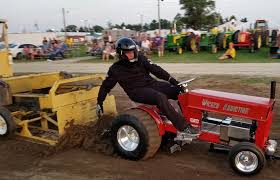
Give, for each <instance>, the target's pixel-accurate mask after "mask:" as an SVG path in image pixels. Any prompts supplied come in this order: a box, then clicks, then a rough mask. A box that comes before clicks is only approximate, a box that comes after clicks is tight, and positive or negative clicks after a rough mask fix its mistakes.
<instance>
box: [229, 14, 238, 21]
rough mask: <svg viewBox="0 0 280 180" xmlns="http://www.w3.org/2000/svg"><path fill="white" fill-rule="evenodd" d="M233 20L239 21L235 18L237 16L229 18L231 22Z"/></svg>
mask: <svg viewBox="0 0 280 180" xmlns="http://www.w3.org/2000/svg"><path fill="white" fill-rule="evenodd" d="M231 20H237V18H236V17H235V15H231V16H230V17H229V21H231Z"/></svg>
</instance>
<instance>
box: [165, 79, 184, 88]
mask: <svg viewBox="0 0 280 180" xmlns="http://www.w3.org/2000/svg"><path fill="white" fill-rule="evenodd" d="M168 81H169V82H170V84H172V85H173V86H175V87H177V88H178V89H179V91H180V92H184V88H183V87H182V86H180V85H178V84H179V82H178V81H177V80H176V79H175V78H173V77H170V78H169V80H168Z"/></svg>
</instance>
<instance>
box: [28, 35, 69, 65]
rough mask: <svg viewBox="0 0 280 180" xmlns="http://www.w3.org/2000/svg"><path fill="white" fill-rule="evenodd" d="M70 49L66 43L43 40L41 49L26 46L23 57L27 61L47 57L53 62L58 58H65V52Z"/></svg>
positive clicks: (55, 40)
mask: <svg viewBox="0 0 280 180" xmlns="http://www.w3.org/2000/svg"><path fill="white" fill-rule="evenodd" d="M67 48H68V46H67V45H66V43H64V42H63V41H61V40H57V39H55V38H53V39H51V38H49V40H47V38H46V37H44V38H43V41H42V46H40V48H37V47H33V45H32V46H28V45H26V46H24V48H23V55H24V57H25V58H26V59H30V60H34V59H35V58H36V57H40V58H41V57H47V58H48V59H47V61H53V60H55V59H56V58H57V57H58V56H60V57H61V58H64V52H65V50H66V49H67Z"/></svg>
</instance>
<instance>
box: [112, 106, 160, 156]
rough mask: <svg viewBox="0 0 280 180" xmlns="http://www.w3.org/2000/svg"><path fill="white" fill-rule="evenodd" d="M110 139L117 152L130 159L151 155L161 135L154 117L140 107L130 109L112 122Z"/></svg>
mask: <svg viewBox="0 0 280 180" xmlns="http://www.w3.org/2000/svg"><path fill="white" fill-rule="evenodd" d="M111 130H112V131H111V132H112V141H113V145H114V148H115V150H116V151H117V153H118V154H119V155H120V156H122V157H124V158H127V159H131V160H140V159H142V160H145V159H148V158H150V157H153V156H154V155H155V153H156V152H157V150H158V149H159V147H160V144H161V139H162V137H161V136H160V135H159V131H158V127H157V125H156V122H155V121H154V119H153V118H152V117H151V116H150V115H149V114H148V113H147V112H145V111H143V110H141V109H130V110H128V111H126V112H125V113H123V114H121V115H119V116H117V117H116V118H115V119H114V121H113V122H112V129H111Z"/></svg>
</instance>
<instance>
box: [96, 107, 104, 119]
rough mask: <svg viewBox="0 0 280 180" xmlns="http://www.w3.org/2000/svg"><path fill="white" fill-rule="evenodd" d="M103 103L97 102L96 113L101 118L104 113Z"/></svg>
mask: <svg viewBox="0 0 280 180" xmlns="http://www.w3.org/2000/svg"><path fill="white" fill-rule="evenodd" d="M103 113H104V111H103V105H102V104H97V105H96V115H97V117H98V118H100V117H101V116H102V115H103Z"/></svg>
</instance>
